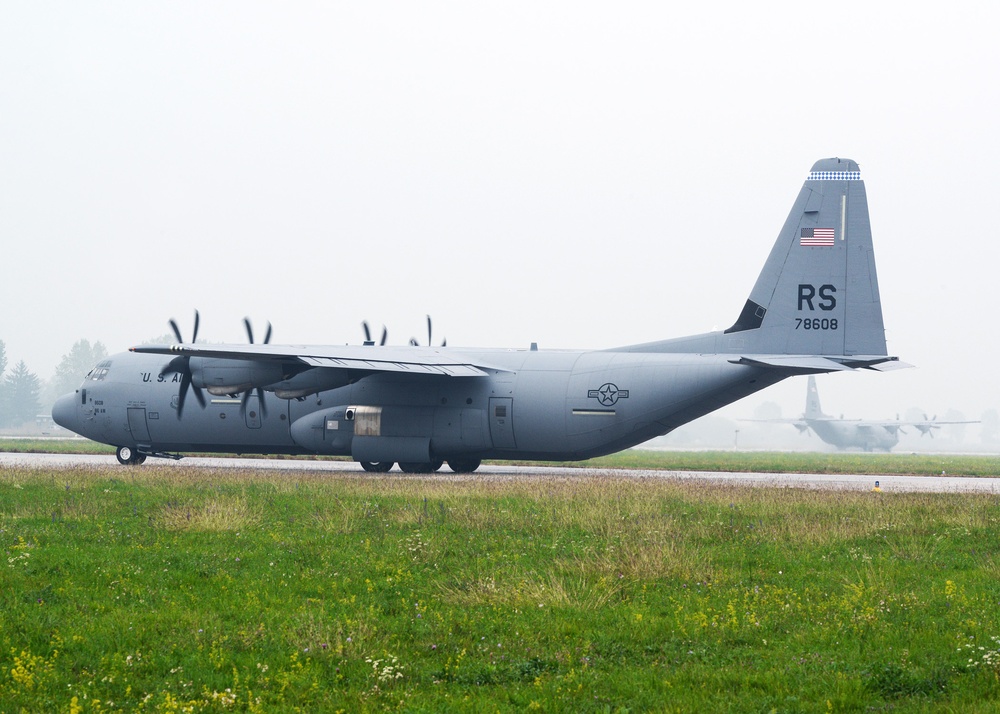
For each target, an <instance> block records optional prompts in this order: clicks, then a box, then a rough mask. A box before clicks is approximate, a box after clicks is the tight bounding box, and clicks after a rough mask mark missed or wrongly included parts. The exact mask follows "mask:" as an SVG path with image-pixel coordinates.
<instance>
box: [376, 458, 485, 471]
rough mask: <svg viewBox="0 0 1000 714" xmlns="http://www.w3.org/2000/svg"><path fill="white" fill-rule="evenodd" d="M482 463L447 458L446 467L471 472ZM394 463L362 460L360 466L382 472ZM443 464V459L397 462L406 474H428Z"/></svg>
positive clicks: (474, 460)
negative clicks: (421, 461) (422, 461)
mask: <svg viewBox="0 0 1000 714" xmlns="http://www.w3.org/2000/svg"><path fill="white" fill-rule="evenodd" d="M480 463H482V462H481V461H480V460H479V459H449V460H448V467H449V468H450V469H451V470H452V471H454V472H455V473H457V474H471V473H472V472H473V471H475V470H476V469H478V468H479V464H480ZM394 465H395V464H394V463H393V462H392V461H362V462H361V468H363V469H364V470H365V471H370V472H371V473H378V474H384V473H386V472H388V471H389V470H390V469H391V468H392V467H393V466H394ZM443 465H444V461H430V462H427V463H418V462H411V461H402V462H400V464H399V468H400V469H401V470H402V471H403V473H408V474H429V473H434V472H435V471H437V470H438V469H439V468H441V467H442V466H443Z"/></svg>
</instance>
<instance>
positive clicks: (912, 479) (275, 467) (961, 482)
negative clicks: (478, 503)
mask: <svg viewBox="0 0 1000 714" xmlns="http://www.w3.org/2000/svg"><path fill="white" fill-rule="evenodd" d="M17 466H25V467H29V468H57V469H66V468H75V467H80V466H90V467H96V466H112V467H114V468H116V469H121V471H122V473H127V472H128V469H131V468H138V469H142V468H149V467H150V466H165V467H170V468H206V469H207V468H211V469H244V470H245V469H261V470H272V471H288V472H296V471H298V472H328V473H356V474H358V475H362V474H364V473H365V472H364V471H362V469H361V466H359V465H358V464H356V463H352V462H346V461H307V460H299V459H240V458H221V457H194V456H192V457H187V458H185V459H182V460H180V461H172V460H170V459H148V460H147V461H146V463H145V464H144V465H142V466H121V465H119V464H118V462H117V461H116V460H115V457H114V456H110V455H108V456H94V455H85V454H9V453H0V467H3V468H9V467H17ZM609 474H610V475H614V476H620V477H623V478H658V479H676V480H682V481H696V482H697V481H705V482H708V483H732V484H739V485H743V486H761V487H789V488H814V489H828V490H847V491H870V490H872V489H873V488H875V485H876V483H878V486H879V488H880V489H881V490H882V491H884V492H889V493H891V492H897V493H901V492H912V493H1000V478H969V477H963V476H881V475H876V474H776V473H728V472H716V471H645V470H635V469H590V468H571V467H561V466H494V465H490V464H487V465H484V466H481V467H480V468H479V470H478V471H476V472H475V473H474V474H454V473H452V472H451V471H449V470H448V467H447V466H445V467H444V468H442V469H441V470H440V471H438V472H437V473H435V474H424V475H420V476H416V475H414V476H412V478H435V479H443V480H455V481H466V480H476V479H482V480H487V479H488V480H498V479H500V480H503V479H518V478H560V479H565V478H588V477H594V476H598V475H601V476H607V475H609ZM367 475H368V476H369V477H371V478H379V477H380V476H382V475H381V474H367ZM389 475H390V476H404V477H407V476H408V475H407V474H402V473H401V472H399V471H398V470H394V471H392V472H391V473H390V474H389Z"/></svg>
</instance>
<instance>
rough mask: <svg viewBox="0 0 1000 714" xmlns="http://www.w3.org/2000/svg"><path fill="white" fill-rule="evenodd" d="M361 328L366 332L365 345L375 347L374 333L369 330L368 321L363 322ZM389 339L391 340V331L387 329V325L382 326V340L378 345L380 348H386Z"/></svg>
mask: <svg viewBox="0 0 1000 714" xmlns="http://www.w3.org/2000/svg"><path fill="white" fill-rule="evenodd" d="M361 328H362V329H363V330H364V331H365V344H366V345H374V344H375V341H374V340H372V332H371V330H370V329H369V328H368V320H365V321H363V322H362V323H361ZM388 339H389V330H387V329H386V327H385V325H382V339H381V340H379V343H378V344H379V347H382V346H384V345H385V342H386V340H388Z"/></svg>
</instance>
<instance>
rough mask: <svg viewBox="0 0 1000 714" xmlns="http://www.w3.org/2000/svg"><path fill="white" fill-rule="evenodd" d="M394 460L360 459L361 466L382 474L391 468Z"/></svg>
mask: <svg viewBox="0 0 1000 714" xmlns="http://www.w3.org/2000/svg"><path fill="white" fill-rule="evenodd" d="M394 463H395V462H394V461H362V462H361V468H363V469H364V470H365V471H371V472H372V473H376V474H384V473H386V472H388V471H389V470H390V469H392V466H393V464H394Z"/></svg>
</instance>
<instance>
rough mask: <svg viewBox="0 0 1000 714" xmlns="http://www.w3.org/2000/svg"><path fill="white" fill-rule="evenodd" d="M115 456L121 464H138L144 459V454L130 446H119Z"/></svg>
mask: <svg viewBox="0 0 1000 714" xmlns="http://www.w3.org/2000/svg"><path fill="white" fill-rule="evenodd" d="M115 456H116V457H117V458H118V463H120V464H121V465H122V466H138V465H139V464H141V463H142V462H143V461H145V460H146V455H145V454H141V453H139V452H138V451H136V450H135V449H133V448H132V447H131V446H119V447H118V450H117V451H116V452H115Z"/></svg>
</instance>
